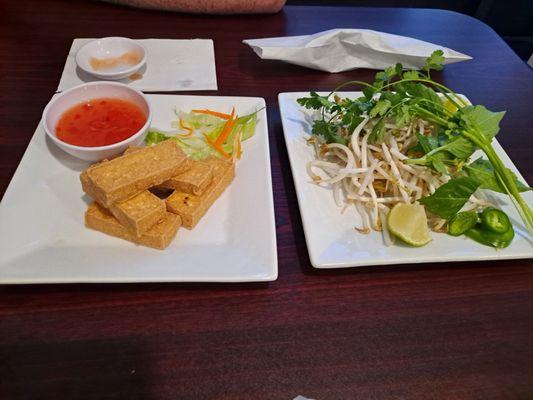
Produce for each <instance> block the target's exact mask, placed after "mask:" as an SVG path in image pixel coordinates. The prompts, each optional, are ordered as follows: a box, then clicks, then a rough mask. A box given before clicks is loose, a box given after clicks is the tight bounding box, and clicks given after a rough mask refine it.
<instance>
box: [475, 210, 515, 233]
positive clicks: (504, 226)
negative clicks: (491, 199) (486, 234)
mask: <svg viewBox="0 0 533 400" xmlns="http://www.w3.org/2000/svg"><path fill="white" fill-rule="evenodd" d="M480 217H481V225H482V226H483V228H485V229H486V230H487V231H490V232H494V233H505V232H507V231H508V230H509V228H511V221H509V217H508V216H507V214H505V213H504V212H503V211H501V210H498V209H496V208H486V209H484V210H483V212H482V213H481V215H480Z"/></svg>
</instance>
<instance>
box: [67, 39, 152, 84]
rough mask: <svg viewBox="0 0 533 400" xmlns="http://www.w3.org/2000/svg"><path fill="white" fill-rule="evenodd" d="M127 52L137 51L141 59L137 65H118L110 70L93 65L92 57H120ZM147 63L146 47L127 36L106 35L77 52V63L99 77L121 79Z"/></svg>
mask: <svg viewBox="0 0 533 400" xmlns="http://www.w3.org/2000/svg"><path fill="white" fill-rule="evenodd" d="M127 52H135V53H137V54H139V55H140V57H141V60H140V61H139V62H138V63H137V64H135V65H117V66H116V67H115V68H112V69H110V70H98V71H97V70H95V69H93V67H92V66H91V57H95V58H99V59H103V58H108V57H119V56H121V55H122V54H124V53H127ZM145 63H146V49H145V48H144V46H142V45H141V44H140V43H139V42H137V41H135V40H133V39H129V38H125V37H106V38H102V39H96V40H93V41H91V42H89V43H87V44H85V45H83V46H82V47H81V48H80V49H79V50H78V52H77V53H76V64H78V67H80V68H81V69H82V70H84V71H85V72H87V73H88V74H91V75H93V76H95V77H97V78H98V79H105V80H112V81H115V80H119V79H124V78H127V77H129V76H131V75H132V74H134V73H135V72H137V71H139V69H141V68H142V66H143V65H144V64H145Z"/></svg>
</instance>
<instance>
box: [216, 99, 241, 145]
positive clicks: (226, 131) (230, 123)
mask: <svg viewBox="0 0 533 400" xmlns="http://www.w3.org/2000/svg"><path fill="white" fill-rule="evenodd" d="M236 122H237V117H236V116H235V107H233V109H232V110H231V119H228V120H227V121H226V123H225V124H224V127H223V128H222V132H220V135H218V138H217V141H216V143H217V144H218V145H219V146H220V145H222V144H223V143H224V142H225V141H226V139H227V138H228V136H229V135H230V133H231V131H232V130H233V128H234V127H235V124H236Z"/></svg>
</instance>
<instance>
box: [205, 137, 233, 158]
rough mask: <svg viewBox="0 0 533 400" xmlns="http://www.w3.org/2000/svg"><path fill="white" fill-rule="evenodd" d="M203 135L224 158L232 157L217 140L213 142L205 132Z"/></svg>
mask: <svg viewBox="0 0 533 400" xmlns="http://www.w3.org/2000/svg"><path fill="white" fill-rule="evenodd" d="M203 135H204V138H205V141H206V142H207V143H209V144H210V145H211V146H212V147H213V148H214V149H215V150H216V151H217V152H218V153H219V154H221V155H222V156H223V157H224V158H231V155H230V154H228V153H226V152H225V151H224V149H223V148H222V147H221V146H220V145H218V144H217V143H216V142H213V141H212V140H211V139H210V138H209V136H207V135H206V134H205V133H204V134H203Z"/></svg>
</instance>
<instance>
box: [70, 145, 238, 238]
mask: <svg viewBox="0 0 533 400" xmlns="http://www.w3.org/2000/svg"><path fill="white" fill-rule="evenodd" d="M234 177H235V166H234V164H233V163H232V162H230V161H226V160H223V159H221V158H218V157H209V158H207V159H205V160H202V161H196V160H192V159H190V158H188V157H187V156H186V155H185V154H184V153H183V151H182V150H181V148H180V147H179V145H178V144H177V142H176V141H174V140H166V141H164V142H161V143H159V144H157V145H155V146H151V147H130V148H129V149H128V150H126V152H125V153H124V154H123V155H121V156H120V157H117V158H114V159H112V160H104V161H102V162H100V163H98V164H94V165H91V166H90V167H89V168H88V169H87V170H85V171H83V172H82V173H81V175H80V180H81V184H82V188H83V191H84V192H85V193H87V195H89V196H90V197H91V198H92V199H93V200H94V202H93V203H91V204H90V205H89V207H88V208H87V211H86V212H85V225H86V226H87V227H88V228H91V229H95V230H97V231H100V232H103V233H106V234H108V235H112V236H116V237H119V238H122V239H126V240H129V241H131V242H134V243H137V244H141V245H144V246H149V247H153V248H157V249H164V248H166V247H167V246H168V245H169V244H170V242H171V241H172V239H173V238H174V236H175V235H176V232H177V231H178V229H179V227H180V226H183V227H185V228H188V229H192V228H194V227H195V226H196V224H197V223H198V221H199V220H200V219H201V218H202V217H203V216H204V214H205V213H206V212H207V210H208V209H209V207H211V205H212V204H213V203H214V202H215V200H216V199H217V198H218V197H219V196H220V195H221V194H222V192H224V190H225V189H226V187H228V186H229V184H230V183H231V181H232V180H233V178H234Z"/></svg>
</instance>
